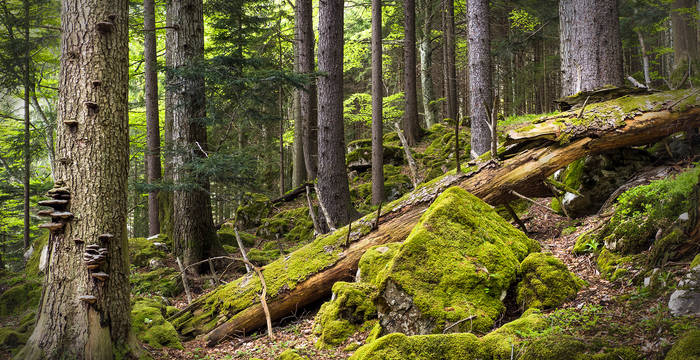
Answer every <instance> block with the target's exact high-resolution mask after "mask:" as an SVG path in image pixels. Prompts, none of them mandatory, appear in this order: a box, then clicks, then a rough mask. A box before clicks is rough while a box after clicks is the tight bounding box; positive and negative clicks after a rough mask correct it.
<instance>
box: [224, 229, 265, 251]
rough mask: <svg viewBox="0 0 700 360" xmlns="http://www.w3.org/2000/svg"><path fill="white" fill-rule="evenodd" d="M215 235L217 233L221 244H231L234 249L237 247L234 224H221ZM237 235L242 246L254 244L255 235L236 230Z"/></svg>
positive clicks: (248, 246) (247, 246)
mask: <svg viewBox="0 0 700 360" xmlns="http://www.w3.org/2000/svg"><path fill="white" fill-rule="evenodd" d="M216 234H217V235H219V241H220V242H221V244H222V245H228V246H232V247H234V248H236V249H238V241H237V240H236V232H235V230H234V225H233V224H231V223H225V224H223V225H222V226H221V229H219V231H217V232H216ZM238 236H240V237H241V242H242V243H243V246H245V247H246V248H250V247H253V246H255V243H256V241H257V238H256V237H255V235H253V234H251V233H248V232H245V231H240V230H239V231H238Z"/></svg>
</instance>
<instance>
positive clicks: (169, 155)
mask: <svg viewBox="0 0 700 360" xmlns="http://www.w3.org/2000/svg"><path fill="white" fill-rule="evenodd" d="M172 6H173V5H172V1H166V10H165V26H166V27H167V29H166V30H165V68H166V70H165V99H164V100H165V101H164V104H163V105H164V107H165V109H164V112H163V133H164V134H163V135H164V138H165V139H164V141H163V145H164V149H165V151H164V152H163V179H164V180H165V184H167V185H168V189H167V190H165V191H164V190H161V191H160V206H159V207H158V210H159V211H160V215H159V220H160V221H159V222H160V225H161V231H162V232H164V233H165V234H167V235H168V237H169V238H171V239H172V237H173V211H174V209H173V191H172V184H173V91H172V86H173V75H172V66H173V48H174V46H175V35H176V34H175V30H174V29H172V26H173V14H172V13H173V10H172Z"/></svg>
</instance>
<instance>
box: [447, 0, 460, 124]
mask: <svg viewBox="0 0 700 360" xmlns="http://www.w3.org/2000/svg"><path fill="white" fill-rule="evenodd" d="M443 4H444V5H445V22H446V26H445V46H446V48H447V51H446V54H445V55H447V56H446V59H444V61H445V63H446V64H447V74H446V77H447V117H449V118H450V119H452V120H453V121H459V119H458V118H459V110H458V109H459V103H458V101H457V99H458V98H459V95H458V94H457V70H456V66H455V7H454V0H443Z"/></svg>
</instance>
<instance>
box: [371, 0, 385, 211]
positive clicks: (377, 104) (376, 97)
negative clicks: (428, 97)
mask: <svg viewBox="0 0 700 360" xmlns="http://www.w3.org/2000/svg"><path fill="white" fill-rule="evenodd" d="M383 89H384V84H383V82H382V1H381V0H372V204H373V205H379V204H380V203H381V202H382V201H384V145H383V141H384V139H383V126H384V124H383V119H382V110H383V108H384V107H383V105H382V100H383V92H384V91H383Z"/></svg>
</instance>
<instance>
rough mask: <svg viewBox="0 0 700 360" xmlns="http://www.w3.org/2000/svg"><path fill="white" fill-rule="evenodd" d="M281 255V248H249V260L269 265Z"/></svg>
mask: <svg viewBox="0 0 700 360" xmlns="http://www.w3.org/2000/svg"><path fill="white" fill-rule="evenodd" d="M279 257H280V251H279V249H271V250H262V249H250V250H248V260H250V261H252V262H254V263H256V264H259V265H267V264H269V263H271V262H273V261H275V260H277V259H278V258H279Z"/></svg>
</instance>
